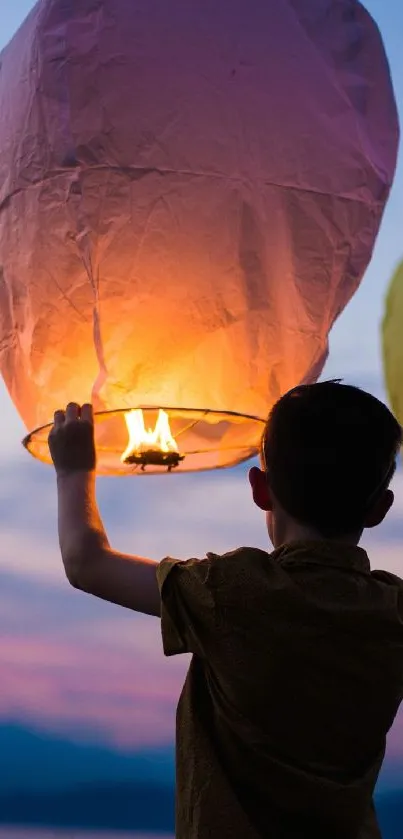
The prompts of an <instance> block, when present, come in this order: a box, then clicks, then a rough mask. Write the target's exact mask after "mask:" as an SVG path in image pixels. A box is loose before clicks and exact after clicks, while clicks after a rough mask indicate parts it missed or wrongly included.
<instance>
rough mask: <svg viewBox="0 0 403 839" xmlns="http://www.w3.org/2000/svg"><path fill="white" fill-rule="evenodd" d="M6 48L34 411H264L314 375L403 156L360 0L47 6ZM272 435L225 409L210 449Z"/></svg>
mask: <svg viewBox="0 0 403 839" xmlns="http://www.w3.org/2000/svg"><path fill="white" fill-rule="evenodd" d="M0 60H1V71H0V183H1V191H0V201H1V205H0V266H1V272H0V370H1V373H2V375H3V377H4V380H5V382H6V385H7V387H8V390H9V392H10V394H11V398H12V399H13V401H14V404H15V406H16V408H17V410H18V412H19V414H20V415H21V417H22V419H23V421H24V423H25V424H26V426H27V427H32V426H35V425H39V424H41V423H45V422H47V421H49V420H51V418H52V415H53V410H54V409H55V407H58V406H60V405H62V404H63V403H65V402H66V400H69V399H74V400H77V401H86V400H91V399H92V400H93V403H94V406H95V408H96V409H99V410H101V409H114V408H122V407H136V406H137V405H141V404H146V405H155V406H159V405H162V406H163V405H168V406H173V407H175V406H181V407H190V408H203V409H210V410H212V411H213V412H214V411H233V412H239V413H241V414H248V415H253V416H255V415H256V416H259V417H265V416H266V415H267V413H268V411H269V409H270V407H271V405H272V403H273V401H274V400H276V399H277V398H278V397H279V396H280V394H282V393H283V392H284V391H286V390H287V389H288V388H290V387H291V386H293V385H295V384H297V383H299V382H303V381H312V380H315V378H316V377H317V376H318V375H319V373H320V371H321V369H322V367H323V364H324V361H325V359H326V355H327V350H328V333H329V330H330V329H331V327H332V324H333V322H334V320H335V318H336V317H337V316H338V315H339V314H340V312H342V310H343V308H344V307H345V306H346V304H347V303H348V301H349V299H350V298H351V296H352V295H353V294H354V292H355V290H356V289H357V287H358V285H359V283H360V281H361V278H362V276H363V274H364V271H365V269H366V267H367V265H368V262H369V260H370V258H371V254H372V250H373V247H374V243H375V239H376V236H377V233H378V229H379V225H380V222H381V218H382V213H383V210H384V207H385V203H386V201H387V198H388V194H389V189H390V186H391V183H392V180H393V175H394V170H395V164H396V155H397V145H398V120H397V114H396V106H395V100H394V95H393V89H392V84H391V79H390V74H389V68H388V63H387V59H386V57H385V52H384V48H383V45H382V41H381V37H380V34H379V32H378V29H377V27H376V25H375V23H374V21H373V20H372V19H371V17H370V16H369V14H368V12H367V11H366V10H365V9H364V8H363V7H362V5H361V4H360V3H358V2H356V0H312V2H309V3H301V2H299V0H267V2H264V3H262V2H260V0H252V2H251V0H238V2H236V3H234V2H230V0H219V2H217V0H203V2H202V0H80V2H75V0H40V2H38V3H37V5H36V6H35V7H34V9H33V10H32V12H31V13H30V15H29V16H28V18H27V19H26V21H25V23H24V24H23V25H22V27H21V28H20V30H19V31H18V33H17V34H16V36H15V37H14V38H13V40H12V41H11V43H10V44H9V45H8V46H7V47H6V48H5V49H4V51H3V52H2V54H1V56H0ZM211 423H212V425H213V426H214V419H213V418H212V420H211ZM259 434H260V428H259V429H258V430H256V428H253V429H252V428H251V427H250V426H249V425H248V424H247V423H246V424H245V425H244V426H241V425H239V424H237V423H236V422H231V421H230V422H227V423H221V424H220V422H218V421H217V424H216V428H215V431H214V435H213V436H214V439H215V444H216V448H217V455H216V459H215V460H214V462H213V461H211V462H210V461H209V463H208V464H207V465H208V466H211V465H213V466H222V465H227V464H229V463H234V462H237V461H238V460H240V459H242V457H243V456H244V454H245V452H246V453H249V454H252V453H253V452H254V451H256V447H257V445H258V437H259ZM196 438H197V433H196ZM197 442H198V441H197V439H196V440H195V444H197ZM199 442H200V441H199ZM228 452H231V453H230V454H229V453H228ZM205 465H206V463H205V461H203V458H201V459H199V461H197V462H195V464H194V466H195V468H203V466H205ZM181 468H182V467H181ZM183 468H184V469H185V468H186V461H184V464H183Z"/></svg>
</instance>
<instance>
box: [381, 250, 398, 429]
mask: <svg viewBox="0 0 403 839" xmlns="http://www.w3.org/2000/svg"><path fill="white" fill-rule="evenodd" d="M402 330H403V262H402V263H401V265H400V266H399V267H398V269H397V271H396V272H395V274H394V276H393V278H392V281H391V284H390V287H389V291H388V295H387V298H386V307H385V316H384V319H383V327H382V342H383V364H384V372H385V380H386V388H387V391H388V394H389V400H390V404H391V407H392V410H393V412H394V413H395V415H396V417H397V419H398V420H399V422H400V423H402V424H403V340H402Z"/></svg>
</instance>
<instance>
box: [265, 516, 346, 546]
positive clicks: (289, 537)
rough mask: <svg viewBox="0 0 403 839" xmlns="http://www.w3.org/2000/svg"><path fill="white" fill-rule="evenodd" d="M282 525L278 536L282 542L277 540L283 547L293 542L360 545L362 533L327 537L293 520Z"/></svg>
mask: <svg viewBox="0 0 403 839" xmlns="http://www.w3.org/2000/svg"><path fill="white" fill-rule="evenodd" d="M282 524H283V526H282V527H281V528H280V532H279V534H278V536H279V537H281V538H280V541H279V539H277V538H276V542H278V543H279V544H282V545H287V544H290V543H292V542H334V543H335V544H341V545H351V546H352V547H354V546H356V545H358V543H359V541H360V538H361V533H359V534H357V533H354V534H348V535H344V536H338V537H337V538H335V537H333V538H331V537H325V536H323V535H322V534H321V533H319V532H318V531H317V530H315V528H313V527H309V526H307V525H304V524H300V523H299V522H296V521H295V520H293V519H292V520H291V519H290V520H288V521H287V522H283V523H282ZM277 546H278V545H277Z"/></svg>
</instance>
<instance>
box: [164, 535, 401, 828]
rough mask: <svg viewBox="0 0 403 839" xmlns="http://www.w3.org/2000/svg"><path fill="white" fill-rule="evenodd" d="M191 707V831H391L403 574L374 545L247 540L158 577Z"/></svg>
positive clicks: (182, 757)
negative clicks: (187, 659)
mask: <svg viewBox="0 0 403 839" xmlns="http://www.w3.org/2000/svg"><path fill="white" fill-rule="evenodd" d="M157 576H158V582H159V585H160V590H161V623H162V638H163V646H164V652H165V654H166V655H175V654H177V653H192V654H193V656H192V660H191V664H190V667H189V671H188V674H187V678H186V681H185V685H184V687H183V690H182V694H181V697H180V700H179V705H178V710H177V803H176V837H177V839H324V837H326V839H377V837H379V836H380V833H379V828H378V826H377V821H376V816H375V811H374V809H373V805H372V796H373V791H374V787H375V783H376V780H377V777H378V773H379V770H380V767H381V764H382V760H383V757H384V752H385V741H386V734H387V732H388V730H389V728H390V727H391V725H392V723H393V720H394V717H395V715H396V712H397V710H398V707H399V704H400V702H401V700H402V698H403V582H402V581H401V580H400V579H399V578H398V577H396V576H394V575H392V574H389V573H387V572H386V571H373V572H371V569H370V565H369V560H368V557H367V554H366V553H365V551H364V550H362V549H361V548H356V547H346V546H342V545H335V544H334V543H330V542H312V543H295V544H292V545H289V546H286V547H283V548H281V549H279V550H277V551H275V552H274V553H272V554H268V553H265V552H264V551H261V550H257V549H253V548H241V549H239V550H237V551H234V552H233V553H229V554H226V555H224V556H217V555H214V554H208V555H207V557H206V558H205V559H202V560H193V559H191V560H188V561H186V562H180V561H177V560H172V559H165V560H163V561H162V562H161V563H160V565H159V567H158V571H157Z"/></svg>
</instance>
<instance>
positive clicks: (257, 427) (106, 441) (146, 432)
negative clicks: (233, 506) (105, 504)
mask: <svg viewBox="0 0 403 839" xmlns="http://www.w3.org/2000/svg"><path fill="white" fill-rule="evenodd" d="M94 426H95V445H96V451H97V474H98V475H111V476H113V475H115V476H118V475H144V474H161V473H164V472H165V473H167V472H172V471H175V472H179V473H181V472H199V471H205V470H208V469H220V468H225V467H229V466H235V465H236V464H238V463H241V462H243V461H245V460H249V458H251V457H253V456H254V455H256V454H257V453H258V450H259V446H260V440H261V436H262V432H263V428H264V420H263V419H261V418H259V417H255V416H249V415H247V414H240V413H235V412H231V411H213V410H210V409H200V408H196V409H193V408H172V407H171V408H169V407H155V406H133V408H130V407H129V408H127V407H126V408H118V409H115V410H109V411H100V412H98V413H95V415H94ZM51 427H52V423H48V424H46V425H42V426H40V427H39V428H36V429H35V430H34V431H31V432H30V433H29V434H28V435H27V436H26V437H25V438H24V440H23V445H24V446H25V448H26V449H27V450H28V451H29V452H30V454H31V455H32V456H33V457H35V458H36V459H38V460H40V461H42V462H43V463H51V457H50V452H49V446H48V435H49V431H50V429H51Z"/></svg>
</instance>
